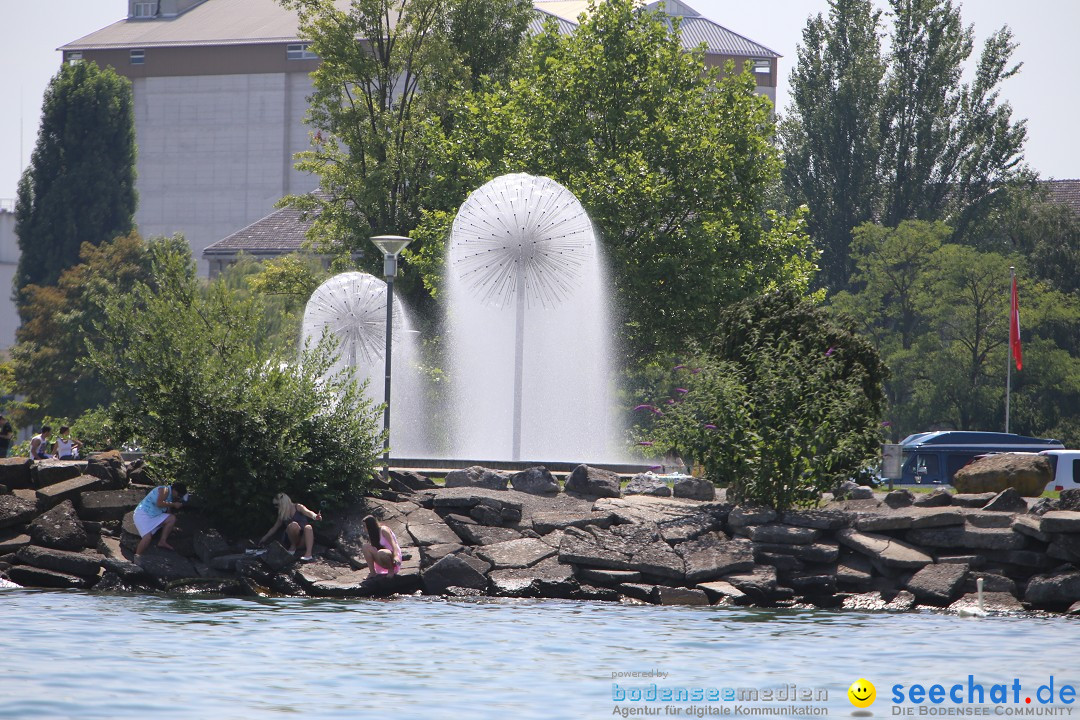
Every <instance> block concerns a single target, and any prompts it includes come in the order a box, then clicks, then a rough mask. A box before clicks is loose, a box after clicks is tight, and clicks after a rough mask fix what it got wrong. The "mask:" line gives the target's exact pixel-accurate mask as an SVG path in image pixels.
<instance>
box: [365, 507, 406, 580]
mask: <svg viewBox="0 0 1080 720" xmlns="http://www.w3.org/2000/svg"><path fill="white" fill-rule="evenodd" d="M364 530H366V531H367V536H368V542H365V543H364V545H363V551H364V560H366V561H367V566H368V577H375V576H376V575H386V576H387V577H393V576H395V575H397V573H398V570H400V569H401V548H400V547H399V546H398V541H397V537H396V536H395V535H394V531H393V530H391V529H390V528H388V527H386V526H385V525H380V524H379V523H378V522H377V521H376V520H375V518H374V516H372V515H368V516H367V517H365V518H364Z"/></svg>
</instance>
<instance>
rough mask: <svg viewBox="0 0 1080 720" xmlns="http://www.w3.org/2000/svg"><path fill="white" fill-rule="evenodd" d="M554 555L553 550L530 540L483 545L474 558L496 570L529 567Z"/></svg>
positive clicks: (539, 542)
mask: <svg viewBox="0 0 1080 720" xmlns="http://www.w3.org/2000/svg"><path fill="white" fill-rule="evenodd" d="M555 553H556V550H555V548H553V547H551V546H550V545H548V544H547V543H544V542H541V541H540V540H534V539H532V538H522V539H520V540H508V541H506V542H501V543H495V544H493V545H484V546H482V547H480V548H477V550H476V556H477V557H479V558H481V559H482V560H486V561H487V562H489V563H491V564H492V565H493V566H494V567H495V569H496V570H507V569H513V568H526V567H531V566H533V565H535V564H537V563H538V562H540V561H541V560H544V559H546V558H549V557H551V556H552V555H554V554H555Z"/></svg>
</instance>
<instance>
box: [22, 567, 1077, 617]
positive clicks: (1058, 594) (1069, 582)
mask: <svg viewBox="0 0 1080 720" xmlns="http://www.w3.org/2000/svg"><path fill="white" fill-rule="evenodd" d="M16 582H18V581H17V580H16ZM1024 600H1025V601H1026V602H1028V603H1031V604H1032V605H1035V606H1038V607H1045V608H1051V609H1056V608H1064V607H1068V606H1070V605H1071V604H1072V603H1074V602H1076V601H1077V600H1080V572H1077V571H1075V570H1072V569H1070V570H1066V571H1063V572H1055V573H1049V574H1046V575H1036V576H1035V577H1033V578H1031V580H1029V581H1028V584H1027V590H1026V591H1025V592H1024Z"/></svg>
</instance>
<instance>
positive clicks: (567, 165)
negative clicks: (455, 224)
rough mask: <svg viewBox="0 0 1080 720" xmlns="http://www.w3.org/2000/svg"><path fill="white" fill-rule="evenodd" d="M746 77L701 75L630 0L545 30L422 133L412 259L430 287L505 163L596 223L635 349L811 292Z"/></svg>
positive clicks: (805, 255)
mask: <svg viewBox="0 0 1080 720" xmlns="http://www.w3.org/2000/svg"><path fill="white" fill-rule="evenodd" d="M729 69H730V68H729ZM754 87H755V84H754V80H753V79H752V78H751V77H750V75H749V74H748V73H743V74H734V73H731V74H730V75H728V76H727V77H720V73H719V72H718V71H715V70H712V71H710V70H707V69H706V67H705V64H704V56H703V53H702V52H701V51H694V52H689V53H688V52H686V51H685V50H684V49H683V48H682V46H681V43H680V40H679V33H678V23H677V21H676V22H675V23H674V27H672V23H670V22H669V19H668V18H667V17H666V16H664V15H663V14H661V13H660V12H657V11H650V10H641V9H639V8H638V7H637V6H636V5H635V4H634V3H632V2H630V1H629V0H612V1H611V2H604V3H596V4H593V5H590V10H589V13H588V15H587V16H586V17H585V19H584V21H583V22H582V24H581V25H580V26H579V28H578V29H577V31H576V32H575V33H573V34H572V35H569V36H564V35H560V34H559V32H558V31H557V28H555V27H554V25H553V24H549V25H548V26H547V28H546V30H545V31H544V32H543V33H541V34H540V35H538V36H536V37H534V38H531V39H530V40H529V41H528V42H527V44H526V46H525V49H524V51H523V53H522V60H521V62H520V65H519V66H518V69H517V71H516V72H515V74H514V76H513V78H512V79H511V80H509V81H508V82H505V83H499V84H495V85H492V86H491V87H486V88H481V89H480V90H479V91H476V92H471V93H469V94H467V95H466V96H464V97H462V98H460V99H459V100H456V101H454V103H453V104H452V115H451V118H450V121H449V122H448V123H447V124H446V125H445V126H442V127H434V126H433V127H431V130H432V132H431V133H430V134H429V136H428V142H429V145H430V155H431V156H432V157H433V158H435V165H434V181H433V182H432V183H431V190H430V192H429V194H428V200H427V202H426V204H425V207H426V208H427V210H428V212H427V214H426V216H425V221H424V222H423V223H422V225H421V227H420V228H419V229H418V231H417V235H419V236H420V237H422V238H424V243H423V245H422V246H421V247H420V248H418V249H417V251H416V252H415V253H412V254H410V256H409V257H410V260H411V261H412V262H414V263H416V264H418V265H420V267H421V268H422V272H423V273H424V275H425V282H426V283H427V284H428V286H429V288H431V289H433V290H434V291H435V292H437V291H438V287H439V283H440V272H441V265H440V263H439V259H440V258H441V256H442V252H443V242H444V240H445V237H446V230H447V228H448V226H449V222H450V221H451V220H452V217H453V213H454V211H455V210H456V209H457V207H458V205H459V204H460V203H461V202H462V201H463V200H464V199H465V197H466V195H467V194H468V192H469V191H471V190H472V189H474V188H476V187H478V186H479V185H480V184H482V183H483V182H486V181H487V180H490V179H491V178H493V177H495V176H498V175H501V174H503V173H508V172H529V173H532V174H535V175H544V176H548V177H551V178H553V179H554V180H557V181H558V182H560V183H561V184H563V185H564V186H566V187H567V188H569V189H570V190H571V191H572V192H573V193H574V194H575V195H576V196H577V197H578V199H579V200H580V201H581V202H582V204H583V206H584V207H585V209H586V211H587V212H588V213H589V216H590V218H591V219H592V221H593V224H594V226H595V227H596V229H597V231H598V236H599V238H600V242H601V244H602V247H603V249H604V251H605V253H606V255H607V260H608V261H609V263H610V266H611V268H612V270H613V278H612V286H613V288H614V289H615V292H616V294H617V299H618V301H619V304H620V307H621V308H623V310H624V312H625V320H626V322H625V335H626V336H627V338H628V341H629V349H630V350H631V351H632V352H634V353H635V354H638V355H644V354H649V353H652V352H655V351H656V350H658V349H669V348H681V347H684V346H685V343H686V341H687V339H688V338H698V339H701V338H705V337H708V335H709V330H710V329H711V327H712V323H713V322H714V319H715V315H716V311H717V308H718V307H720V306H721V305H723V304H725V303H727V302H730V301H732V300H737V299H739V298H742V297H746V296H748V295H750V294H753V293H754V292H757V291H760V290H763V289H766V288H769V287H776V286H787V285H795V286H799V287H805V286H806V285H807V284H808V281H809V276H810V273H811V269H812V262H811V260H812V258H811V257H810V251H809V248H808V244H807V241H806V237H805V235H804V233H803V231H802V228H801V222H800V219H799V218H798V216H796V217H795V218H784V217H781V216H780V215H778V214H777V213H775V212H771V211H770V210H768V198H769V189H770V187H771V186H773V184H774V183H775V182H777V181H778V178H779V172H780V160H779V155H778V153H777V151H776V150H775V148H774V147H773V145H772V142H771V140H772V130H773V126H772V122H771V119H770V116H769V113H770V105H769V103H768V101H767V100H766V99H764V98H762V97H760V96H758V95H756V94H755V93H754ZM410 250H411V248H410Z"/></svg>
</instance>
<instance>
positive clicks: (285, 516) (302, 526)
mask: <svg viewBox="0 0 1080 720" xmlns="http://www.w3.org/2000/svg"><path fill="white" fill-rule="evenodd" d="M274 505H275V506H276V507H277V522H275V523H274V527H272V528H270V530H269V531H267V533H266V534H265V535H263V537H262V540H260V541H259V544H260V545H262V544H264V543H265V542H266V541H267V540H269V539H270V538H271V537H272V536H273V534H274V533H276V532H277V531H278V529H279V528H281V527H284V528H285V530H284V532H282V534H281V543H282V544H283V545H286V546H287V547H286V549H287V550H288V551H289V552H291V553H294V552H296V549H297V548H298V547H300V536H301V535H303V536H304V551H305V552H304V555H303V557H301V558H300V562H311V561H312V560H314V559H315V557H314V556H313V555H312V554H311V551H312V549H314V547H315V528H314V527H312V525H311V521H312V520H322V513H321V512H312V511H311V510H309V509H308V508H306V507H304V506H303V505H301V504H300V503H294V502H293V501H292V500H291V499H289V496H288V495H286V494H285V493H278V494H277V495H275V496H274Z"/></svg>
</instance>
